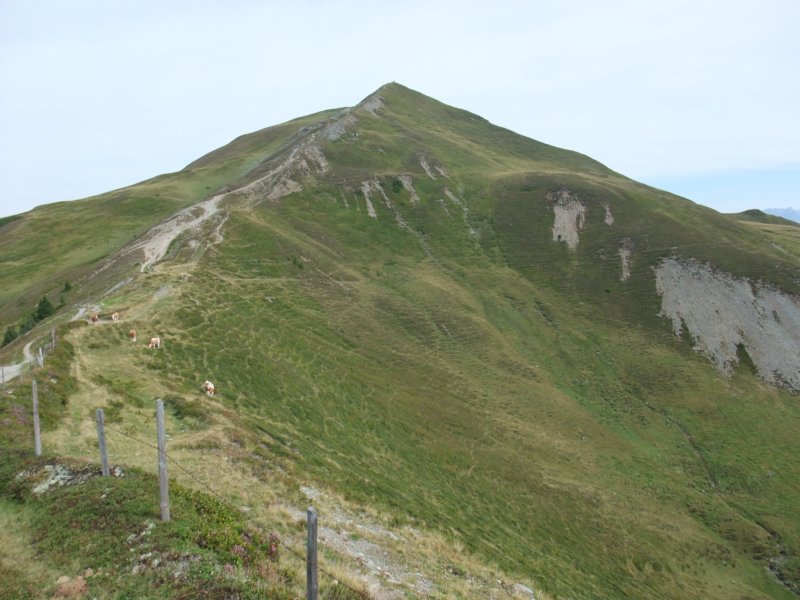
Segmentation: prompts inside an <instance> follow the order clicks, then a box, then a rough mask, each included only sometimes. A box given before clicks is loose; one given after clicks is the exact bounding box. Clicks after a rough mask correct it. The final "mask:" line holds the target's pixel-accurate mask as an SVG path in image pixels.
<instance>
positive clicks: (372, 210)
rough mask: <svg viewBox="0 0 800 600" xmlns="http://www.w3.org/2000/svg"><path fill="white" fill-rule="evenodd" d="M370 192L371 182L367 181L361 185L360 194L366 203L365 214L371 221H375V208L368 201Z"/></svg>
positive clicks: (370, 201)
mask: <svg viewBox="0 0 800 600" xmlns="http://www.w3.org/2000/svg"><path fill="white" fill-rule="evenodd" d="M378 187H380V186H378ZM371 191H372V180H367V181H364V182H362V183H361V192H362V193H363V194H364V200H365V201H366V203H367V214H368V215H369V216H370V217H372V218H373V219H377V218H378V213H376V212H375V207H374V206H373V205H372V200H370V197H369V195H370V193H371Z"/></svg>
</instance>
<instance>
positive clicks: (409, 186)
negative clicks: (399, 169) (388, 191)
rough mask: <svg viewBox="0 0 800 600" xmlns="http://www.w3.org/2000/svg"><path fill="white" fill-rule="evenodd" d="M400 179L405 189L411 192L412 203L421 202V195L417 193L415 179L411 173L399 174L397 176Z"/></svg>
mask: <svg viewBox="0 0 800 600" xmlns="http://www.w3.org/2000/svg"><path fill="white" fill-rule="evenodd" d="M397 178H398V179H399V180H400V183H402V184H403V187H404V188H405V190H406V191H407V192H408V193H409V194H411V204H415V205H416V204H419V196H418V195H417V190H415V189H414V180H413V179H412V177H411V175H406V174H403V175H399V176H398V177H397Z"/></svg>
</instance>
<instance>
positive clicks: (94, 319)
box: [89, 313, 97, 325]
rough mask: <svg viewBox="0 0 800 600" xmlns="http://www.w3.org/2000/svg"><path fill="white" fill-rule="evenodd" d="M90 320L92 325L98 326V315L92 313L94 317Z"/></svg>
mask: <svg viewBox="0 0 800 600" xmlns="http://www.w3.org/2000/svg"><path fill="white" fill-rule="evenodd" d="M89 319H90V320H91V321H92V325H97V313H92V316H91V317H89Z"/></svg>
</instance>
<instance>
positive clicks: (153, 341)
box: [147, 337, 161, 348]
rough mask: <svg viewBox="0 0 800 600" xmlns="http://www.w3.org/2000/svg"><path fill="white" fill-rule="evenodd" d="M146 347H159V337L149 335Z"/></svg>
mask: <svg viewBox="0 0 800 600" xmlns="http://www.w3.org/2000/svg"><path fill="white" fill-rule="evenodd" d="M147 347H148V348H161V338H160V337H151V338H150V343H149V344H147Z"/></svg>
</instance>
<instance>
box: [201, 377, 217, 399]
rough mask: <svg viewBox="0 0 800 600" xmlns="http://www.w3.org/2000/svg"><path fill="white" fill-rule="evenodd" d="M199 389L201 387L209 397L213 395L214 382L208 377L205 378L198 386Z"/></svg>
mask: <svg viewBox="0 0 800 600" xmlns="http://www.w3.org/2000/svg"><path fill="white" fill-rule="evenodd" d="M200 389H202V390H203V391H204V392H205V393H206V395H207V396H208V397H209V398H210V397H211V396H213V395H214V384H213V383H211V382H210V381H209V380H208V379H206V380H205V383H203V385H202V386H200Z"/></svg>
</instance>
